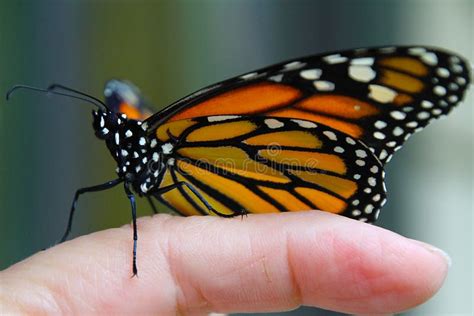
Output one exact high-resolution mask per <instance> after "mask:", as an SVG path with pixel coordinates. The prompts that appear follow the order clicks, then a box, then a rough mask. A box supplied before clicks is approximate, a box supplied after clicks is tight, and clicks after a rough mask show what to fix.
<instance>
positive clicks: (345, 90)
mask: <svg viewBox="0 0 474 316" xmlns="http://www.w3.org/2000/svg"><path fill="white" fill-rule="evenodd" d="M261 82H271V83H274V84H277V85H284V86H288V87H293V88H296V89H298V90H299V91H301V93H302V96H303V98H302V99H303V100H304V99H308V98H311V97H314V96H328V95H330V96H337V97H346V98H350V100H351V102H349V103H348V104H346V105H345V106H344V107H343V109H342V108H341V109H339V110H333V109H335V108H336V106H333V107H332V108H331V109H324V107H323V106H317V107H315V108H314V109H305V111H306V115H305V116H304V115H303V116H295V112H294V111H286V112H285V111H283V109H285V110H294V109H297V108H298V103H301V101H303V100H302V99H301V98H300V99H298V100H297V101H294V102H290V103H287V104H281V107H280V108H278V109H275V108H272V109H271V110H269V111H267V112H266V110H264V109H262V110H259V109H249V110H248V112H245V111H244V110H242V109H241V106H242V105H240V104H235V107H234V108H235V109H236V111H235V112H233V111H232V110H230V111H227V112H225V113H218V114H219V115H235V114H240V115H253V114H254V113H259V114H261V115H268V116H279V117H288V118H302V119H307V120H312V121H315V120H316V122H320V123H322V124H326V125H331V126H333V127H334V128H336V129H339V127H340V124H339V123H343V124H353V125H352V127H351V128H349V130H352V131H354V132H353V133H351V134H350V135H351V136H352V137H354V138H357V139H359V140H361V141H362V142H363V143H365V144H366V145H367V146H369V147H370V148H371V150H373V152H374V153H375V155H376V156H377V157H378V158H379V160H380V161H381V162H382V163H383V164H385V163H386V162H388V161H389V160H390V158H391V157H392V154H393V153H394V152H395V151H397V150H398V149H400V148H401V147H402V145H403V144H404V142H405V141H406V140H407V139H408V138H409V137H410V136H411V135H412V134H413V133H415V132H418V131H420V130H422V129H423V128H424V127H425V126H426V125H428V124H429V123H430V122H432V121H433V120H435V119H437V118H440V117H443V116H445V115H446V114H448V113H449V112H450V111H451V110H452V109H453V108H454V107H455V106H456V105H457V104H458V103H459V102H460V101H461V100H462V99H463V98H464V95H465V92H466V90H467V88H468V86H469V83H470V75H469V67H468V64H467V62H466V61H465V60H464V59H463V58H462V57H460V56H458V55H457V54H455V53H452V52H449V51H447V50H444V49H440V48H435V47H427V46H390V47H373V48H359V49H352V50H344V51H337V52H329V53H324V54H318V55H314V56H309V57H304V58H298V59H294V60H290V61H286V62H283V63H279V64H276V65H273V66H269V67H266V68H262V69H259V70H256V71H250V72H248V73H246V74H244V75H241V76H237V77H234V78H232V79H228V80H225V81H222V82H220V83H217V84H215V85H213V86H210V87H207V88H204V89H201V90H199V91H197V92H196V93H193V94H191V95H189V96H187V97H185V98H183V99H181V100H179V101H177V102H175V103H173V104H171V105H170V106H168V107H167V108H165V109H164V110H163V111H162V112H160V113H159V114H158V115H154V116H153V117H151V118H150V119H149V123H150V126H151V127H154V128H156V127H157V126H159V125H160V124H161V123H163V122H166V121H167V120H168V119H169V118H170V117H172V116H173V115H176V114H178V113H180V112H181V111H184V110H188V109H190V108H192V107H194V106H195V105H198V104H200V103H202V102H205V101H207V100H210V99H212V98H214V97H215V96H218V95H222V94H225V93H227V92H230V91H234V90H237V89H242V88H244V87H249V86H252V85H255V84H257V83H261ZM362 103H364V104H368V105H369V106H368V107H370V109H371V110H370V111H367V112H363V111H359V110H360V109H363V108H364V107H363V106H362V107H361V106H360V105H361V104H362ZM326 104H328V107H330V105H331V103H330V102H328V103H326ZM279 110H281V111H280V112H279ZM358 111H359V112H358ZM350 112H352V113H351V114H347V113H350ZM357 112H358V113H357ZM276 113H278V115H276ZM286 113H287V114H286ZM205 115H207V114H203V116H205ZM286 115H287V116H286ZM321 117H323V118H325V119H326V120H320V121H318V119H320V118H321ZM327 119H329V120H332V121H333V122H336V123H337V124H329V121H328V120H327ZM346 127H347V126H346ZM357 129H358V131H355V130H357ZM339 130H341V131H346V132H347V129H346V130H344V129H339Z"/></svg>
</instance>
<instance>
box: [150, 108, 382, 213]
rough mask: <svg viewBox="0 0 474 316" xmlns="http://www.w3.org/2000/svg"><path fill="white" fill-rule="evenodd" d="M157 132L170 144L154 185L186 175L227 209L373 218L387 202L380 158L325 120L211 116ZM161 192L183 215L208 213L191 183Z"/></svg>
mask: <svg viewBox="0 0 474 316" xmlns="http://www.w3.org/2000/svg"><path fill="white" fill-rule="evenodd" d="M155 137H156V138H157V139H158V141H159V143H160V144H163V145H162V146H163V148H166V147H168V148H170V149H171V148H172V152H173V155H172V157H170V158H168V159H167V166H166V172H165V175H164V176H163V180H162V182H161V183H160V185H159V186H158V187H157V188H155V190H159V188H163V187H166V186H168V185H170V184H172V183H177V182H181V181H184V182H187V183H189V184H191V185H192V186H193V187H194V188H195V189H196V190H197V191H198V192H199V193H200V194H201V195H202V196H203V197H204V198H205V199H206V201H207V202H208V203H210V204H211V205H212V206H213V207H214V208H215V209H216V210H217V211H219V212H221V213H224V214H227V215H230V214H233V213H234V212H237V211H239V210H243V211H245V212H250V213H269V212H284V211H302V210H310V209H320V210H324V211H329V212H333V213H338V214H343V215H346V216H349V217H352V218H356V219H360V220H364V221H370V222H372V221H374V220H375V219H376V216H377V214H378V210H379V209H380V207H381V205H382V204H383V203H384V202H385V188H384V183H383V170H382V165H381V164H380V162H379V161H378V159H377V158H376V157H375V156H374V155H373V154H372V153H371V151H370V150H369V148H367V147H366V146H365V145H364V144H363V143H361V142H359V141H358V140H356V139H354V138H353V137H351V136H348V135H346V134H344V133H341V132H340V131H337V130H335V129H332V128H330V127H328V126H324V125H322V124H316V123H314V122H310V121H304V120H298V119H288V118H275V117H259V116H255V117H233V116H210V117H201V118H194V119H185V120H178V121H173V122H169V123H166V124H164V125H162V126H160V127H159V128H158V129H157V130H156V133H155ZM151 193H152V192H151ZM152 194H153V193H152ZM159 198H160V199H161V200H162V201H163V202H164V203H165V204H167V205H169V206H171V207H173V208H174V209H175V210H177V211H178V212H180V213H183V214H185V215H193V214H208V213H209V211H208V210H207V209H206V207H205V206H204V205H203V204H202V203H201V202H200V201H199V199H198V198H197V197H196V195H194V194H193V193H192V192H191V191H190V190H189V188H186V187H181V188H179V190H173V191H168V192H166V193H164V194H163V195H161V196H159Z"/></svg>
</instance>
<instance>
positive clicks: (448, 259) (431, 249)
mask: <svg viewBox="0 0 474 316" xmlns="http://www.w3.org/2000/svg"><path fill="white" fill-rule="evenodd" d="M410 240H411V241H413V242H415V243H417V244H418V245H420V246H422V247H423V248H425V249H426V250H428V251H429V252H431V253H434V254H437V255H438V256H440V257H442V258H443V259H444V261H446V264H447V265H448V268H450V267H451V265H452V264H453V260H452V259H451V257H450V256H449V255H448V254H447V253H446V251H444V250H442V249H439V248H437V247H435V246H433V245H430V244H427V243H424V242H422V241H419V240H415V239H410Z"/></svg>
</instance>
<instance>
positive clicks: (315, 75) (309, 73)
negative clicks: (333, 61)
mask: <svg viewBox="0 0 474 316" xmlns="http://www.w3.org/2000/svg"><path fill="white" fill-rule="evenodd" d="M322 73H323V71H322V70H321V69H318V68H315V69H306V70H302V71H301V72H300V76H301V77H302V78H304V79H307V80H315V79H319V77H321V74H322Z"/></svg>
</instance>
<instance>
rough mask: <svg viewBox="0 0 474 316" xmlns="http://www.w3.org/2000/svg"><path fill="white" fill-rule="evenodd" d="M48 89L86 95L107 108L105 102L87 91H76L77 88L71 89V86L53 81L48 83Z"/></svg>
mask: <svg viewBox="0 0 474 316" xmlns="http://www.w3.org/2000/svg"><path fill="white" fill-rule="evenodd" d="M48 90H49V91H53V90H64V91H68V92H72V93H75V94H78V95H80V96H82V97H86V98H88V99H91V100H94V101H95V102H97V103H100V104H102V106H103V107H105V108H106V109H108V107H107V104H105V103H104V102H102V101H101V100H100V99H98V98H96V97H94V96H91V95H90V94H87V93H84V92H81V91H78V90H76V89H72V88H69V87H66V86H63V85H62V84H57V83H54V84H52V85H50V86H49V87H48Z"/></svg>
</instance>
